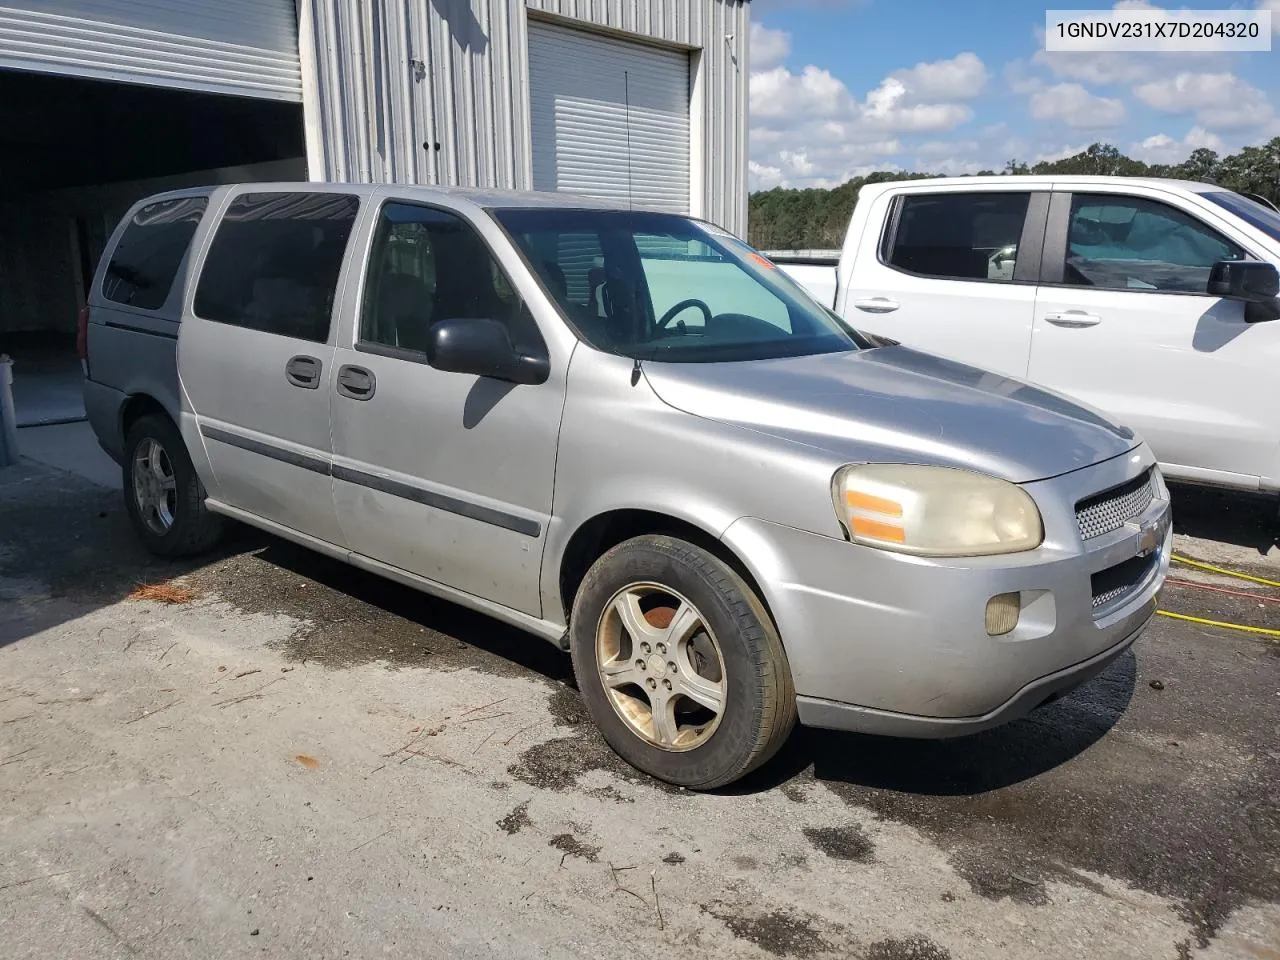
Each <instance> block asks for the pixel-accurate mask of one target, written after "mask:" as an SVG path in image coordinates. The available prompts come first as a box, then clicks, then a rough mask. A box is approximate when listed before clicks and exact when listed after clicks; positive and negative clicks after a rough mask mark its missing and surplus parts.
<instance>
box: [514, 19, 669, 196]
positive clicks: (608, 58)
mask: <svg viewBox="0 0 1280 960" xmlns="http://www.w3.org/2000/svg"><path fill="white" fill-rule="evenodd" d="M529 104H530V108H531V120H532V137H533V186H534V189H535V190H561V191H565V192H568V193H580V194H583V195H584V196H589V197H600V198H602V199H608V200H618V201H621V202H624V203H625V202H627V201H628V200H630V202H631V203H633V204H634V205H635V206H636V207H647V208H650V209H655V210H669V211H673V212H678V213H687V212H688V210H689V56H688V54H686V53H680V52H677V51H672V50H663V49H660V48H658V47H650V46H646V45H644V44H639V43H629V42H627V41H623V40H614V39H611V38H607V37H601V36H597V35H595V34H591V33H585V32H582V31H578V30H571V29H567V28H565V27H558V26H550V25H547V24H543V23H537V22H531V23H530V24H529Z"/></svg>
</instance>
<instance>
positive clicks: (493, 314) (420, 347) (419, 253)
mask: <svg viewBox="0 0 1280 960" xmlns="http://www.w3.org/2000/svg"><path fill="white" fill-rule="evenodd" d="M438 320H497V321H499V322H501V323H503V324H505V325H506V327H507V330H508V331H509V333H510V335H511V340H512V343H513V344H515V345H516V346H517V347H533V346H536V345H538V344H540V342H541V338H540V335H539V334H538V332H537V327H536V325H535V324H534V322H533V318H532V317H531V316H530V314H529V312H528V310H527V309H526V308H525V305H524V302H523V301H522V300H521V299H520V296H519V295H518V294H517V293H516V292H515V289H514V288H513V287H512V285H511V282H510V280H508V278H507V275H506V273H504V272H503V270H502V267H501V266H499V264H498V261H497V258H495V257H494V255H493V253H492V252H491V251H490V250H489V247H488V245H487V244H486V243H485V242H484V240H483V239H482V238H481V237H480V235H479V234H478V233H476V231H475V230H474V229H473V228H472V227H471V225H470V224H468V223H467V222H466V221H465V220H463V219H462V218H461V217H459V216H457V215H455V214H452V213H449V212H447V211H444V210H438V209H435V208H433V207H423V206H418V205H417V204H411V203H396V202H390V203H387V204H386V205H384V206H383V208H382V212H381V215H380V216H379V220H378V228H377V232H376V233H375V235H374V240H373V251H372V253H371V254H370V257H369V269H368V274H367V276H366V277H365V288H364V307H363V311H362V314H361V319H360V343H362V344H374V345H378V346H386V347H397V348H399V349H401V350H410V351H413V352H415V353H423V352H425V350H426V345H427V337H428V334H429V333H430V331H431V325H432V324H434V323H435V322H436V321H438Z"/></svg>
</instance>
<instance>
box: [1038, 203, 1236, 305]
mask: <svg viewBox="0 0 1280 960" xmlns="http://www.w3.org/2000/svg"><path fill="white" fill-rule="evenodd" d="M1243 259H1245V254H1244V251H1243V250H1241V249H1240V248H1239V247H1238V246H1236V245H1235V244H1234V243H1232V242H1231V241H1230V240H1227V239H1225V238H1224V237H1222V236H1221V235H1220V234H1218V233H1217V232H1216V231H1214V230H1211V229H1210V228H1209V227H1207V226H1205V225H1204V224H1203V223H1201V222H1200V221H1198V220H1196V219H1195V218H1194V217H1192V216H1190V215H1188V214H1185V213H1183V212H1182V211H1181V210H1177V209H1175V208H1173V207H1170V206H1168V205H1166V204H1163V203H1159V202H1156V201H1154V200H1146V199H1143V198H1141V197H1122V196H1114V195H1106V194H1075V195H1074V196H1073V197H1072V199H1071V220H1070V227H1069V233H1068V235H1067V260H1066V269H1065V272H1064V274H1063V282H1065V283H1066V284H1068V285H1070V286H1077V287H1098V288H1102V289H1106V290H1131V291H1143V290H1146V291H1154V292H1163V293H1207V291H1208V283H1209V271H1210V269H1211V268H1212V267H1213V265H1214V264H1215V263H1217V262H1218V261H1220V260H1243Z"/></svg>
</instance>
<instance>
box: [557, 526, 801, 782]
mask: <svg viewBox="0 0 1280 960" xmlns="http://www.w3.org/2000/svg"><path fill="white" fill-rule="evenodd" d="M570 647H571V652H572V655H573V664H574V674H575V676H576V677H577V680H578V687H579V689H580V690H581V691H582V697H583V700H584V701H585V702H586V705H587V709H588V710H589V711H590V713H591V716H592V719H593V720H594V721H595V723H596V725H597V726H598V727H599V728H600V730H601V732H602V733H603V735H604V738H605V740H607V741H608V743H609V745H610V746H611V747H613V749H614V750H615V751H617V753H618V754H619V755H620V756H621V757H622V758H623V759H624V760H626V761H627V762H628V763H630V764H631V765H632V766H634V767H636V768H638V769H640V770H642V771H644V772H645V773H648V774H650V775H651V776H654V777H657V778H658V779H660V780H665V781H667V782H669V783H674V784H678V785H680V786H683V787H689V788H691V789H695V790H708V789H713V788H715V787H721V786H725V785H727V784H729V783H732V782H733V781H734V780H737V779H739V778H740V777H742V776H744V775H746V774H747V773H749V772H751V771H752V770H754V769H755V768H757V767H758V766H760V765H761V764H763V763H764V762H765V761H767V760H768V759H769V758H770V757H771V756H773V754H774V753H776V752H777V750H778V748H779V747H781V746H782V744H783V743H784V742H785V740H786V738H787V736H788V734H789V733H790V731H791V729H792V727H793V726H794V724H795V692H794V689H793V686H792V681H791V672H790V670H789V668H788V666H787V660H786V655H785V653H784V652H783V649H782V642H781V640H780V639H779V637H778V633H777V630H776V629H775V628H774V626H773V621H772V620H771V619H770V617H769V615H768V613H767V612H766V611H765V609H764V605H763V604H762V603H761V602H760V599H759V598H758V597H757V596H756V595H755V593H754V592H753V591H752V589H751V588H750V586H748V585H747V584H746V583H745V582H744V581H743V580H742V578H741V577H740V576H738V574H737V573H735V572H734V571H733V570H732V569H731V568H730V567H729V566H728V565H726V564H725V563H724V562H723V561H721V560H720V559H719V558H718V557H716V556H714V555H713V554H711V553H709V552H707V551H706V550H703V549H702V548H701V547H698V546H695V545H693V544H690V543H687V542H685V541H682V540H678V539H675V538H673V537H667V536H643V537H637V538H635V539H633V540H628V541H626V542H624V543H621V544H619V545H618V546H616V547H614V548H613V549H612V550H610V551H609V552H607V553H606V554H605V555H604V556H602V557H601V558H600V559H599V560H597V561H596V563H595V564H594V565H593V566H592V568H591V569H590V571H588V573H587V575H586V577H585V578H584V580H583V582H582V585H581V587H580V588H579V590H578V593H577V596H576V597H575V600H574V605H573V613H572V617H571V624H570Z"/></svg>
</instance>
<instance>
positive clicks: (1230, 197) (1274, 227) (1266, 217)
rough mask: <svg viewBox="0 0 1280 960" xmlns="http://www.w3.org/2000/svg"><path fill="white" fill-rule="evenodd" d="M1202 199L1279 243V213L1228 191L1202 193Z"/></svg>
mask: <svg viewBox="0 0 1280 960" xmlns="http://www.w3.org/2000/svg"><path fill="white" fill-rule="evenodd" d="M1201 196H1202V197H1204V198H1205V199H1206V200H1210V201H1212V202H1214V203H1216V204H1217V205H1218V206H1220V207H1223V208H1225V209H1227V210H1230V211H1231V212H1232V213H1234V214H1235V215H1236V216H1237V217H1239V218H1240V219H1241V220H1243V221H1244V222H1245V223H1247V224H1249V225H1250V226H1254V227H1257V228H1258V229H1259V230H1261V231H1262V232H1263V233H1265V234H1266V235H1267V236H1268V237H1270V238H1271V239H1272V240H1276V241H1280V213H1276V212H1275V211H1274V210H1272V209H1271V208H1269V207H1264V206H1263V205H1262V204H1260V203H1258V201H1256V200H1250V199H1249V198H1248V197H1242V196H1241V195H1240V194H1238V193H1231V192H1230V191H1228V190H1222V191H1215V192H1213V193H1202V194H1201Z"/></svg>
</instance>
